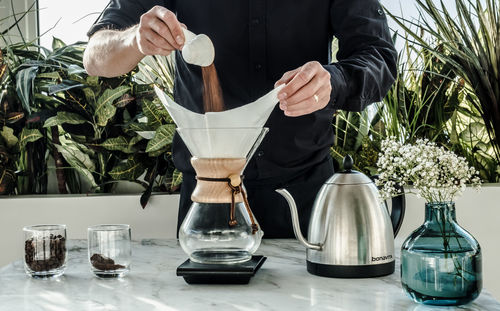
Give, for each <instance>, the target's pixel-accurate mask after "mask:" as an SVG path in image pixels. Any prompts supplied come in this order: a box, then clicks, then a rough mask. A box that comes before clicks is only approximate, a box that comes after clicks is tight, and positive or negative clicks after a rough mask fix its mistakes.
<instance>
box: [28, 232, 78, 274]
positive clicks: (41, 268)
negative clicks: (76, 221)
mask: <svg viewBox="0 0 500 311" xmlns="http://www.w3.org/2000/svg"><path fill="white" fill-rule="evenodd" d="M23 232H24V269H25V271H26V273H27V274H28V275H31V276H32V277H35V278H49V277H57V276H60V275H62V274H63V273H64V270H65V269H66V260H67V258H68V252H67V249H66V226H65V225H33V226H27V227H24V228H23Z"/></svg>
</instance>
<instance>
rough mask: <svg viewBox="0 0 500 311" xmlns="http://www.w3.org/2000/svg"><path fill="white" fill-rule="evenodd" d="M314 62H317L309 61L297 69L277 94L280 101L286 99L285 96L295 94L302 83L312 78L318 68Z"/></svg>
mask: <svg viewBox="0 0 500 311" xmlns="http://www.w3.org/2000/svg"><path fill="white" fill-rule="evenodd" d="M316 64H319V63H317V62H309V63H306V64H305V65H304V66H302V67H300V68H298V69H297V72H296V73H295V74H294V75H293V77H292V78H291V79H290V80H289V82H288V83H287V84H286V85H285V87H284V88H283V89H281V91H280V93H279V94H278V98H279V100H280V101H281V102H282V103H283V100H286V98H288V97H289V96H292V95H293V94H295V93H296V92H297V91H298V90H299V89H301V88H302V87H303V86H304V85H306V84H307V83H309V81H311V80H312V79H313V78H314V76H315V74H316V72H317V70H318V68H317V66H316ZM320 66H321V65H320Z"/></svg>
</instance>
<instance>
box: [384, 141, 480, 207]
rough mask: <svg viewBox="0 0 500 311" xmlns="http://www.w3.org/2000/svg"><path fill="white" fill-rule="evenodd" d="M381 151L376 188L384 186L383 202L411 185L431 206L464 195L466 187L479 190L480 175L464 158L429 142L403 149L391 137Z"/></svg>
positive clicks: (405, 146) (420, 142) (418, 142)
mask: <svg viewBox="0 0 500 311" xmlns="http://www.w3.org/2000/svg"><path fill="white" fill-rule="evenodd" d="M381 147H382V150H383V151H384V152H382V153H381V154H380V155H379V159H378V161H377V167H378V173H379V180H378V181H377V185H379V186H382V190H381V197H382V198H383V199H388V198H390V197H392V196H395V195H398V194H399V192H398V189H399V187H400V186H404V185H408V184H412V185H413V186H414V188H415V190H416V194H417V196H421V197H423V198H424V199H426V200H427V201H428V202H432V201H452V200H453V198H454V197H456V196H459V195H461V194H462V193H463V192H464V191H465V189H466V184H467V183H470V184H472V185H473V186H474V187H475V188H479V187H480V184H481V180H480V179H479V177H478V175H479V172H478V171H477V170H476V169H475V168H474V167H470V166H469V164H468V163H467V161H466V159H465V158H463V157H459V156H457V155H456V154H454V153H453V152H451V151H448V150H446V149H444V148H441V147H438V146H437V145H436V144H435V143H433V142H430V141H429V140H427V139H419V140H417V142H416V143H415V144H413V145H410V144H407V145H403V144H401V143H400V142H398V141H396V139H395V138H394V137H391V138H389V139H386V140H384V141H382V143H381Z"/></svg>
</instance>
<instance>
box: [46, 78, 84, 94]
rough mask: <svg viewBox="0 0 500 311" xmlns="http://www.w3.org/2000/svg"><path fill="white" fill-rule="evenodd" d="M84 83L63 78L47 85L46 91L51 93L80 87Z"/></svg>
mask: <svg viewBox="0 0 500 311" xmlns="http://www.w3.org/2000/svg"><path fill="white" fill-rule="evenodd" d="M83 86H84V85H83V84H81V83H78V82H75V81H71V80H63V82H61V83H58V84H53V85H49V87H48V90H47V93H48V94H49V95H53V94H56V93H59V92H64V91H69V90H71V89H75V88H81V87H83Z"/></svg>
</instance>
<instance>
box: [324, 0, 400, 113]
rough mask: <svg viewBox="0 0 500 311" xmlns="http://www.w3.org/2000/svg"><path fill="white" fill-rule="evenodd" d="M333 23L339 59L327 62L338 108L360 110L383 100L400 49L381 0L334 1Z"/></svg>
mask: <svg viewBox="0 0 500 311" xmlns="http://www.w3.org/2000/svg"><path fill="white" fill-rule="evenodd" d="M330 14H331V23H332V28H333V33H334V35H335V36H336V37H337V38H338V40H339V50H338V52H337V60H338V62H336V63H332V64H329V65H326V66H325V68H326V69H327V70H328V71H329V72H330V75H331V83H332V95H331V104H332V105H333V107H334V108H335V109H341V110H348V111H361V110H363V109H364V108H365V107H366V106H368V105H370V104H371V103H374V102H377V101H381V100H382V99H383V97H384V96H385V95H386V93H387V92H388V91H389V88H390V87H391V85H392V83H393V82H394V80H395V77H396V74H397V52H396V50H395V48H394V44H393V43H392V39H391V36H390V32H389V27H388V26H387V19H386V17H385V14H384V11H383V9H382V7H381V5H380V3H379V1H378V0H334V1H333V4H332V7H331V12H330Z"/></svg>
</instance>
